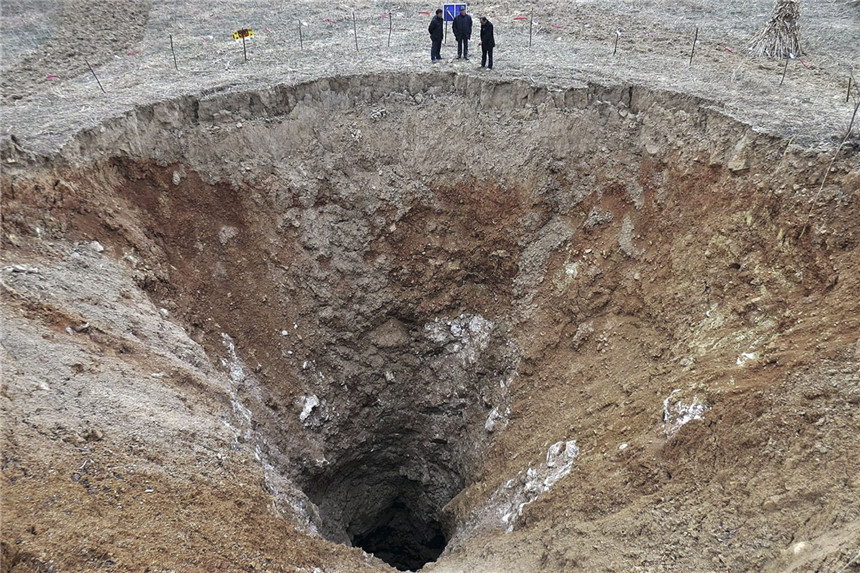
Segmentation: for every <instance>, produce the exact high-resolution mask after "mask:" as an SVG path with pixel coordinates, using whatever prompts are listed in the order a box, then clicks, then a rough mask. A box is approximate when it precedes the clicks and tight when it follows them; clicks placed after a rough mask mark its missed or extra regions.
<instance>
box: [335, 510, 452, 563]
mask: <svg viewBox="0 0 860 573" xmlns="http://www.w3.org/2000/svg"><path fill="white" fill-rule="evenodd" d="M446 543H447V541H446V539H445V535H444V533H443V532H442V527H441V525H440V524H439V523H438V522H434V521H431V522H425V521H424V520H422V519H419V518H418V517H417V516H416V515H415V514H414V513H413V512H412V510H411V509H410V508H409V507H408V506H407V505H406V504H405V503H403V502H402V501H401V500H399V499H396V500H394V502H393V503H392V504H391V505H390V506H389V507H388V508H386V509H384V510H382V511H381V512H380V513H379V515H378V516H377V517H376V519H375V520H374V521H373V523H372V524H371V525H370V527H369V529H367V530H365V531H363V532H356V533H354V534H353V535H352V544H353V546H355V547H361V548H362V549H363V550H364V551H366V552H368V553H372V554H374V555H375V556H376V557H378V558H380V559H382V560H383V561H385V562H386V563H388V564H389V565H391V566H392V567H395V568H397V569H400V570H401V571H415V570H418V569H421V568H422V567H423V566H424V565H426V564H427V563H429V562H431V561H435V560H436V559H437V558H438V557H439V555H441V554H442V551H443V550H444V549H445V544H446Z"/></svg>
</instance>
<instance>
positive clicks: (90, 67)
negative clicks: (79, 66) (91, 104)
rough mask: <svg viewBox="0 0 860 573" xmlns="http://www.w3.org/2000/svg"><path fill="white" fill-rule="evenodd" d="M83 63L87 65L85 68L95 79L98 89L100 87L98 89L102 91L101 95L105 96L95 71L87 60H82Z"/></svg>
mask: <svg viewBox="0 0 860 573" xmlns="http://www.w3.org/2000/svg"><path fill="white" fill-rule="evenodd" d="M84 61H85V62H86V63H87V67H88V68H89V69H90V72H92V74H93V77H94V78H95V79H96V83H97V84H98V85H99V87H100V88H101V90H102V93H103V94H106V93H107V92H106V91H105V89H104V88H103V87H102V83H101V82H100V81H99V77H98V76H97V75H96V71H95V70H94V69H93V67H92V66H91V65H90V63H89V62H88V61H87V60H84Z"/></svg>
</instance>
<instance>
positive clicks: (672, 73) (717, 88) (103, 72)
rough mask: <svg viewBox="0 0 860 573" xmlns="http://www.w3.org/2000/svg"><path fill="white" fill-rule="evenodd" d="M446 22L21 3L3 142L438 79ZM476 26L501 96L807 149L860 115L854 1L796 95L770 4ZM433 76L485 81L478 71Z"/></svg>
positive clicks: (813, 10)
mask: <svg viewBox="0 0 860 573" xmlns="http://www.w3.org/2000/svg"><path fill="white" fill-rule="evenodd" d="M432 8H433V7H432V6H427V5H425V4H423V3H399V4H396V5H391V4H386V3H381V2H357V3H356V4H354V5H351V6H350V5H345V4H339V5H336V6H332V5H324V4H323V3H319V2H312V1H305V2H300V3H295V4H293V5H291V6H289V7H287V6H286V5H276V6H273V5H272V3H270V2H263V1H260V0H245V1H242V2H224V1H214V2H202V1H193V0H192V1H187V2H181V3H175V2H164V1H153V2H130V1H129V2H112V3H101V2H93V1H92V0H74V1H67V2H65V3H64V4H63V9H62V10H60V9H57V7H56V5H55V4H53V3H47V2H36V3H31V2H23V1H21V0H12V1H7V2H5V3H4V6H3V19H4V22H6V23H7V26H6V27H7V28H9V27H10V26H11V27H12V29H13V30H15V31H16V32H18V33H16V34H8V35H5V36H4V37H3V40H2V42H3V52H4V59H3V104H4V105H3V106H2V109H0V118H2V119H0V121H2V125H3V134H4V135H6V136H9V135H12V136H14V137H15V138H16V139H17V141H18V142H19V143H20V144H21V145H23V146H24V147H25V148H28V149H32V150H35V151H38V152H41V153H50V152H52V151H56V150H58V149H59V148H61V147H62V145H63V144H64V143H65V142H66V141H67V140H68V138H69V137H70V136H71V135H73V134H74V133H76V132H77V131H79V130H80V129H82V128H85V127H91V126H93V125H97V124H98V123H100V122H101V121H103V120H104V119H105V118H108V117H113V116H116V115H119V114H122V113H123V112H125V111H127V110H128V109H130V108H133V107H134V106H137V105H140V104H144V103H147V102H152V101H157V100H160V99H164V98H173V97H177V96H180V95H183V94H204V95H205V94H208V93H213V92H215V91H223V90H242V89H245V88H252V87H261V86H264V85H270V84H273V83H299V82H302V81H306V80H310V79H313V78H317V77H320V76H333V75H352V74H363V73H370V72H387V71H392V72H393V71H403V70H415V71H427V70H428V69H430V68H431V64H430V62H429V57H427V56H428V54H427V51H428V50H429V41H428V38H427V33H426V26H427V22H428V20H429V15H427V14H425V13H424V12H429V11H431V9H432ZM532 9H533V14H534V25H533V26H532V28H531V30H532V37H531V47H529V41H530V40H529V29H530V27H529V21H528V14H529V13H530V11H531V10H532ZM471 11H472V13H473V14H474V15H476V16H477V15H483V14H486V15H487V16H488V17H489V18H490V19H491V20H493V21H494V22H495V27H496V39H497V44H498V45H497V48H496V51H495V56H496V57H495V59H496V68H495V69H494V70H493V71H492V72H483V73H492V74H494V75H496V76H497V77H498V78H499V79H500V80H524V81H528V82H535V83H544V84H548V85H568V84H571V83H577V82H582V81H589V82H598V83H607V84H611V83H619V82H621V83H632V84H643V85H648V86H651V87H656V88H658V89H665V90H670V91H677V92H682V93H689V94H692V95H695V96H699V97H702V98H704V99H706V100H708V101H710V102H712V103H713V105H715V106H718V107H721V108H724V109H725V111H726V112H727V113H728V114H730V115H732V116H734V117H737V118H739V119H742V120H743V121H745V122H747V123H750V124H751V125H753V126H756V127H758V128H760V129H762V130H764V131H767V132H773V133H779V134H782V135H784V136H786V137H790V138H792V139H793V140H794V141H795V142H796V143H803V144H806V145H812V144H818V143H820V144H825V145H830V144H832V143H833V142H835V141H838V140H840V139H841V138H842V137H843V136H844V135H845V131H846V128H847V126H848V122H849V119H850V117H851V112H852V110H853V107H854V105H853V104H854V101H853V99H854V97H855V96H852V97H851V98H848V99H849V101H847V102H846V96H847V94H848V91H847V90H848V81H849V77H850V76H851V74H852V73H853V70H854V67H856V65H857V63H858V61H860V57H858V56H860V48H858V46H860V6H858V3H857V2H856V1H853V0H830V1H819V2H806V3H805V4H804V8H803V13H802V19H803V20H802V34H803V35H802V38H801V41H802V45H803V46H805V53H804V54H803V56H802V57H801V59H798V60H794V61H789V62H788V67H787V68H785V71H786V75H785V79H784V81H783V82H782V85H780V82H781V78H782V74H783V70H784V65H783V62H782V61H775V60H767V59H752V58H750V57H748V56H746V55H745V49H746V44H747V43H748V41H749V39H750V38H751V37H752V35H753V34H754V33H755V32H756V31H757V30H758V29H759V28H760V27H761V26H762V25H763V24H764V23H765V22H767V20H768V18H769V15H770V11H771V3H770V1H769V0H757V1H753V2H727V3H720V4H719V5H718V6H715V5H713V4H712V3H708V2H704V1H697V0H685V1H683V2H677V3H676V2H671V3H670V2H664V1H652V2H630V1H624V2H608V1H590V2H574V3H568V2H558V1H555V2H543V3H541V4H540V5H536V4H531V5H530V4H521V3H515V2H494V3H491V4H478V5H474V6H472V7H471ZM389 13H390V14H391V20H389V18H388V14H389ZM353 14H354V15H355V21H353ZM523 17H525V19H522V18H523ZM517 18H521V19H517ZM389 25H390V28H389ZM242 27H250V28H252V29H254V31H255V35H254V38H253V39H251V40H249V41H248V43H247V49H248V61H247V62H245V61H244V59H243V52H242V48H241V44H239V43H236V42H234V41H233V39H232V36H231V34H232V32H233V31H234V30H236V29H238V28H242ZM696 27H698V28H699V32H698V43H697V45H696V53H695V56H694V58H693V62H692V65H691V64H690V51H691V47H692V42H693V36H694V34H695V29H696ZM300 28H301V40H300V38H299V29H300ZM354 30H355V31H357V45H358V51H356V36H355V35H354ZM389 30H390V31H391V33H390V46H389ZM619 30H620V34H617V33H616V31H619ZM476 36H477V34H476ZM171 38H172V40H173V46H174V49H175V51H176V57H177V64H178V68H179V69H178V71H177V70H176V69H174V63H173V57H172V54H171V50H170V42H171ZM616 38H617V40H618V42H617V48H616V46H615V44H614V42H615V40H616ZM453 44H454V42H453V38H451V39H449V40H447V42H446V45H445V46H444V47H443V52H442V53H443V56H444V57H446V58H451V57H452V56H453V55H454V51H455V47H454V45H453ZM476 44H477V37H475V38H473V46H472V49H473V53H474V54H476V55H477V54H479V51H478V50H479V48H478V47H477V45H476ZM613 52H614V53H613ZM87 62H89V63H90V64H91V65H92V66H93V68H94V71H95V73H96V74H97V75H98V78H99V81H100V82H101V85H102V86H103V87H104V89H105V91H106V93H102V92H101V91H100V89H99V86H98V84H97V83H96V81H95V79H94V78H93V75H92V74H91V73H90V71H89V69H88V68H87V65H86V64H87ZM433 69H437V70H454V71H456V72H457V73H462V74H479V73H482V71H481V69H480V68H479V67H478V66H477V62H476V58H473V59H472V60H471V61H470V62H462V63H461V62H457V61H456V60H455V61H449V62H448V63H445V64H442V65H438V66H436V67H435V68H433Z"/></svg>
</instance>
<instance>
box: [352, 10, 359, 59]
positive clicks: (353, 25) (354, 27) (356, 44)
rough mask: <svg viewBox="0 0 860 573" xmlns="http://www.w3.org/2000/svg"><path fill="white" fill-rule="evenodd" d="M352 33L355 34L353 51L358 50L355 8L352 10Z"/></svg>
mask: <svg viewBox="0 0 860 573" xmlns="http://www.w3.org/2000/svg"><path fill="white" fill-rule="evenodd" d="M352 33H353V35H355V51H356V52H357V51H358V25H357V24H356V23H355V10H353V11H352Z"/></svg>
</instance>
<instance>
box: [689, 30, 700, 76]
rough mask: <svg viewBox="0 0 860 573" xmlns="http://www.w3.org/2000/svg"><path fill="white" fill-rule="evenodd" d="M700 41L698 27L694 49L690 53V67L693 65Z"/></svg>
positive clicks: (694, 38)
mask: <svg viewBox="0 0 860 573" xmlns="http://www.w3.org/2000/svg"><path fill="white" fill-rule="evenodd" d="M698 41H699V27H698V26H696V35H695V36H694V37H693V49H692V50H691V51H690V65H691V66H692V65H693V54H695V53H696V42H698Z"/></svg>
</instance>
